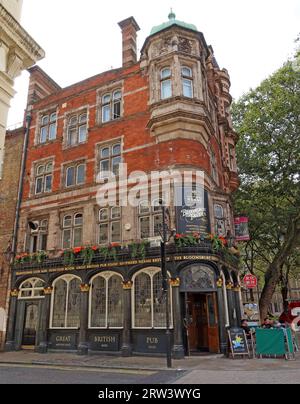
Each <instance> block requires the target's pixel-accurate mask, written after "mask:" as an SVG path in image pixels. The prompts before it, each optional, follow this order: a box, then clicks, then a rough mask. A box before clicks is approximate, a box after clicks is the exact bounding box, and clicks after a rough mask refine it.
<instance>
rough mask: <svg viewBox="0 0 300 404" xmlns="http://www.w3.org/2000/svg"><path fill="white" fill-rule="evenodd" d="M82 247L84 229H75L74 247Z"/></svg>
mask: <svg viewBox="0 0 300 404" xmlns="http://www.w3.org/2000/svg"><path fill="white" fill-rule="evenodd" d="M81 245H82V227H76V228H75V229H74V243H73V247H80V246H81Z"/></svg>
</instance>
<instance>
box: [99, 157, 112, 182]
mask: <svg viewBox="0 0 300 404" xmlns="http://www.w3.org/2000/svg"><path fill="white" fill-rule="evenodd" d="M100 173H101V178H104V176H106V177H107V176H109V174H110V170H109V160H102V161H101V162H100Z"/></svg>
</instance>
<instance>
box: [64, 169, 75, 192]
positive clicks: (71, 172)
mask: <svg viewBox="0 0 300 404" xmlns="http://www.w3.org/2000/svg"><path fill="white" fill-rule="evenodd" d="M72 185H75V167H69V168H68V169H67V181H66V186H67V187H71V186H72Z"/></svg>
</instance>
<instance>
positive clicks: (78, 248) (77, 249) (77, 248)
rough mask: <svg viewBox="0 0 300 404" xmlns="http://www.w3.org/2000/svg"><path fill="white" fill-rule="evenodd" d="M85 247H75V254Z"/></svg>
mask: <svg viewBox="0 0 300 404" xmlns="http://www.w3.org/2000/svg"><path fill="white" fill-rule="evenodd" d="M83 249H84V248H83V247H76V248H73V253H74V254H79V253H80V252H81V251H82V250H83Z"/></svg>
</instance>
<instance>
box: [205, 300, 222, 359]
mask: <svg viewBox="0 0 300 404" xmlns="http://www.w3.org/2000/svg"><path fill="white" fill-rule="evenodd" d="M206 306H207V320H208V324H207V326H208V346H209V352H212V353H219V352H220V339H219V325H218V322H219V321H218V309H217V301H216V294H215V293H209V294H207V295H206Z"/></svg>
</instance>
